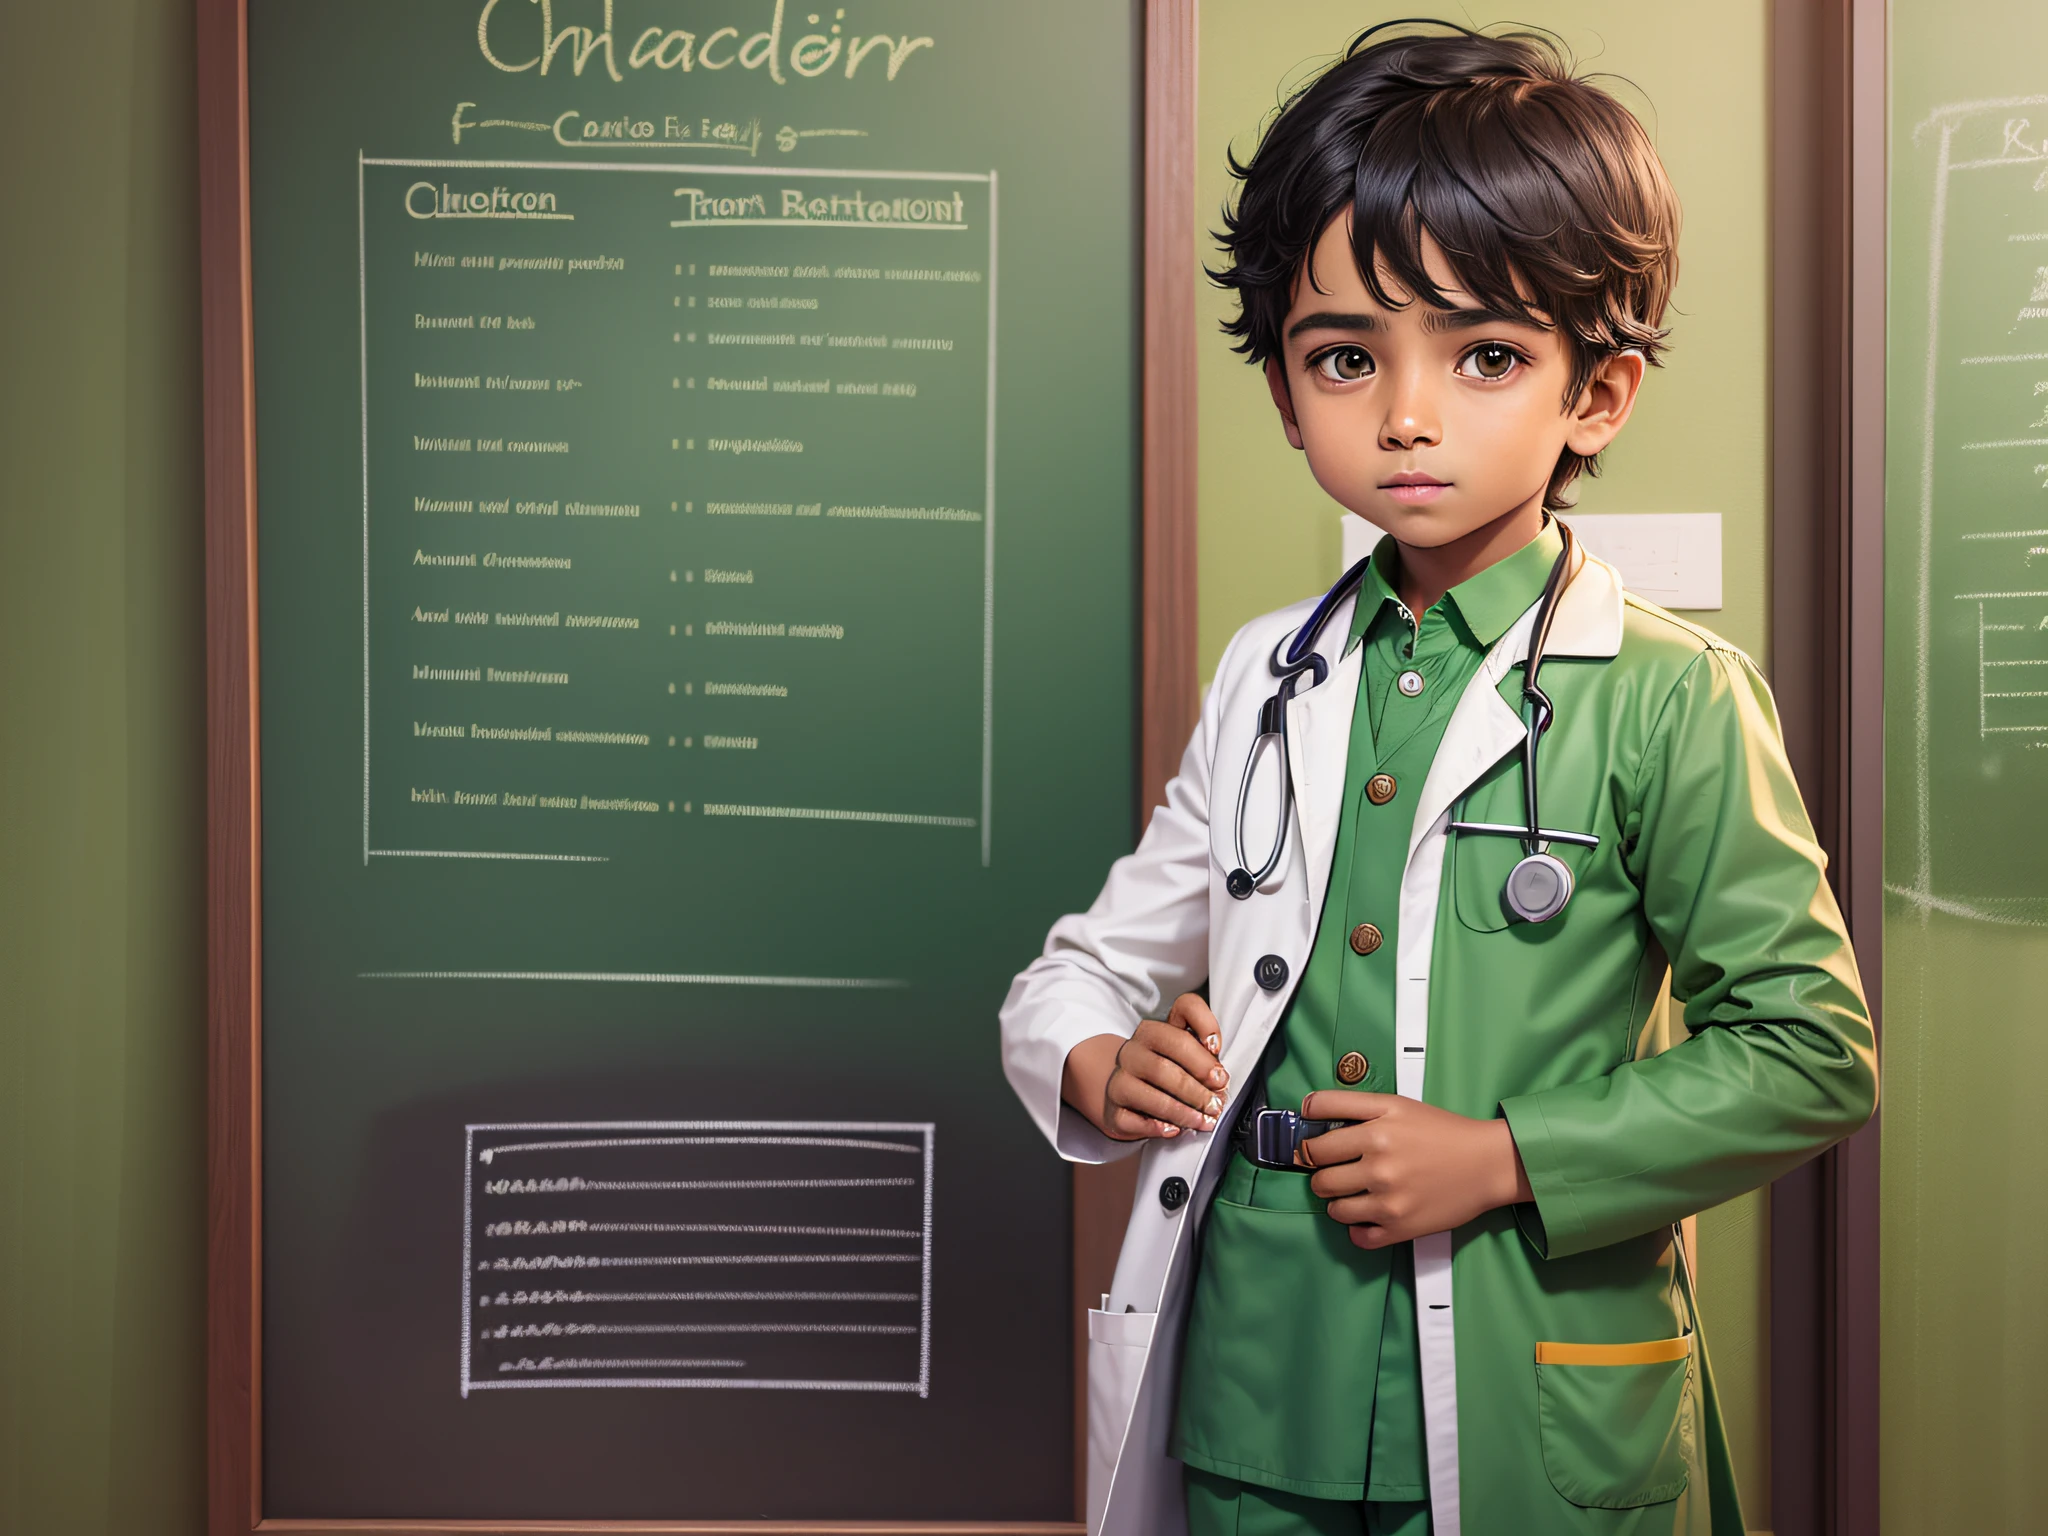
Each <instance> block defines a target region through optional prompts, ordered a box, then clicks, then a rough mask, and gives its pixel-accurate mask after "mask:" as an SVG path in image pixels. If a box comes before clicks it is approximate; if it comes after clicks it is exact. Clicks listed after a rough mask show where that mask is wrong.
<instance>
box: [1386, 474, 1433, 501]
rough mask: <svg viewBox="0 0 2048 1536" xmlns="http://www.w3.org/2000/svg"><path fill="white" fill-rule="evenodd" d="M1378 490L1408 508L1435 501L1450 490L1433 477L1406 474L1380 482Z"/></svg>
mask: <svg viewBox="0 0 2048 1536" xmlns="http://www.w3.org/2000/svg"><path fill="white" fill-rule="evenodd" d="M1380 489H1381V490H1383V491H1385V492H1386V493H1387V494H1388V495H1389V496H1391V497H1393V498H1394V500H1396V501H1398V502H1402V503H1405V504H1406V505H1408V506H1420V505H1421V504H1422V503H1424V502H1429V501H1435V500H1436V499H1437V497H1439V496H1441V495H1442V494H1443V493H1444V492H1445V491H1447V490H1449V489H1450V485H1449V483H1448V482H1447V481H1443V480H1438V479H1437V478H1435V477H1434V476H1433V475H1417V474H1407V475H1395V476H1394V477H1393V478H1392V479H1389V480H1383V481H1381V482H1380Z"/></svg>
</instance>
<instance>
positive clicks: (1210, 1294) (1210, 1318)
mask: <svg viewBox="0 0 2048 1536" xmlns="http://www.w3.org/2000/svg"><path fill="white" fill-rule="evenodd" d="M1561 547H1562V545H1561V541H1560V539H1559V536H1558V533H1557V531H1556V529H1555V528H1554V527H1552V526H1550V525H1548V524H1546V525H1545V528H1544V531H1543V532H1542V533H1541V534H1540V535H1538V536H1537V537H1536V538H1535V539H1534V540H1532V541H1531V542H1530V543H1529V544H1527V545H1525V546H1524V547H1523V548H1522V549H1520V550H1518V551H1516V552H1515V553H1514V554H1512V555H1509V556H1508V557H1507V558H1506V559H1504V560H1500V561H1498V562H1496V563H1495V564H1493V565H1491V566H1489V567H1487V569H1485V570H1483V571H1481V572H1480V573H1479V574H1478V575H1476V576H1473V577H1471V578H1470V579H1469V580H1467V581H1465V582H1462V583H1461V584H1459V585H1458V586H1457V587H1454V588H1453V589H1452V590H1451V591H1450V592H1447V593H1446V594H1445V595H1444V596H1443V597H1442V598H1441V599H1440V600H1439V601H1438V602H1437V603H1436V604H1435V605H1434V606H1433V607H1431V608H1430V609H1429V611H1428V612H1427V613H1424V614H1423V615H1422V616H1421V618H1420V619H1419V620H1418V619H1417V618H1416V617H1415V616H1414V615H1413V614H1411V613H1410V611H1409V610H1408V608H1407V607H1406V605H1405V604H1403V603H1402V601H1401V599H1400V597H1399V596H1398V595H1397V594H1396V591H1395V585H1396V581H1397V579H1398V574H1399V556H1398V552H1397V550H1396V547H1395V545H1394V543H1393V541H1392V540H1382V541H1381V543H1380V546H1379V548H1378V549H1377V550H1376V551H1374V555H1373V563H1372V566H1371V568H1370V569H1369V570H1368V571H1367V573H1366V576H1365V579H1364V581H1363V583H1362V584H1361V586H1360V589H1359V598H1358V604H1357V607H1356V609H1355V612H1354V616H1353V619H1352V626H1351V643H1352V644H1361V643H1362V644H1363V645H1364V647H1365V654H1364V657H1363V662H1364V665H1363V667H1362V668H1361V670H1360V677H1359V690H1360V700H1359V703H1360V707H1359V708H1358V709H1356V710H1355V711H1354V712H1353V715H1352V728H1351V742H1350V748H1349V755H1348V758H1347V761H1346V765H1345V774H1344V808H1345V809H1344V815H1343V817H1342V819H1341V820H1340V822H1339V824H1338V831H1337V844H1336V851H1335V854H1334V858H1333V861H1332V866H1331V878H1330V886H1329V894H1328V895H1327V897H1326V898H1325V900H1324V903H1323V913H1322V921H1321V923H1320V925H1319V926H1318V928H1317V930H1316V938H1315V944H1314V947H1313V948H1312V950H1311V951H1310V954H1309V961H1308V966H1307V969H1306V970H1305V971H1304V973H1303V975H1302V980H1301V986H1300V988H1299V990H1298V991H1297V992H1296V993H1295V995H1294V998H1293V1000H1292V1001H1291V1002H1290V1004H1289V1006H1288V1011H1287V1015H1286V1017H1285V1018H1284V1019H1283V1020H1282V1021H1281V1024H1280V1027H1279V1028H1278V1029H1276V1030H1275V1031H1274V1035H1273V1041H1272V1044H1271V1045H1269V1046H1268V1048H1267V1051H1266V1056H1265V1063H1264V1065H1265V1069H1266V1084H1267V1086H1266V1097H1267V1101H1268V1102H1269V1103H1271V1104H1273V1105H1274V1106H1276V1107H1280V1108H1292V1107H1296V1106H1298V1105H1299V1104H1300V1103H1301V1101H1302V1099H1303V1098H1304V1097H1306V1096H1307V1095H1308V1094H1310V1093H1312V1092H1314V1091H1315V1090H1317V1089H1319V1088H1353V1089H1358V1090H1360V1091H1364V1092H1372V1093H1393V1092H1395V1091H1396V1088H1395V1071H1394V959H1395V956H1396V954H1397V953H1398V952H1399V913H1400V889H1401V877H1402V872H1403V870H1404V868H1405V866H1406V863H1407V853H1408V839H1409V833H1410V831H1411V829H1412V827H1413V822H1414V811H1415V797H1416V795H1417V794H1418V793H1419V792H1420V790H1421V788H1422V784H1423V781H1424V780H1425V779H1426V778H1427V777H1428V774H1429V769H1430V765H1431V763H1432V762H1433V761H1434V760H1435V757H1436V751H1437V747H1438V745H1439V743H1441V742H1442V740H1443V736H1444V731H1445V729H1446V728H1447V727H1448V726H1449V724H1450V719H1451V714H1452V712H1453V710H1455V708H1456V707H1457V703H1458V699H1459V698H1460V696H1461V695H1462V694H1463V693H1464V691H1465V685H1466V684H1467V683H1468V682H1470V681H1471V679H1472V676H1473V674H1474V673H1476V672H1477V671H1478V670H1479V666H1480V663H1481V662H1482V661H1483V660H1484V659H1485V657H1486V653H1487V651H1488V649H1490V648H1491V646H1492V645H1493V643H1494V642H1495V641H1496V640H1498V639H1499V638H1500V637H1501V636H1502V635H1503V634H1505V633H1506V632H1507V631H1508V630H1509V629H1510V628H1511V627H1513V625H1514V623H1515V621H1516V620H1517V619H1518V618H1520V617H1521V616H1522V614H1523V613H1524V612H1525V611H1527V609H1528V608H1529V607H1530V605H1531V604H1533V603H1534V602H1535V601H1536V600H1537V599H1538V598H1539V597H1540V596H1541V595H1542V591H1543V584H1544V581H1545V579H1546V578H1547V577H1548V576H1549V574H1550V569H1551V565H1552V564H1553V562H1554V561H1555V560H1556V558H1557V553H1558V550H1559V549H1560V548H1561ZM1174 1454H1175V1455H1176V1456H1178V1457H1180V1459H1181V1460H1183V1461H1185V1462H1187V1463H1189V1464H1190V1465H1193V1466H1196V1467H1200V1468H1202V1469H1203V1470H1205V1471H1209V1472H1215V1473H1219V1474H1222V1475H1224V1476H1228V1477H1233V1478H1237V1479H1240V1480H1242V1481H1245V1482H1251V1483H1257V1484H1261V1485H1263V1486H1266V1487H1271V1488H1279V1489H1283V1490H1285V1491H1288V1492H1291V1493H1297V1494H1306V1495H1308V1496H1311V1497H1316V1498H1328V1499H1371V1500H1378V1501H1412V1500H1421V1499H1425V1498H1427V1497H1428V1486H1427V1484H1428V1477H1427V1469H1426V1462H1425V1457H1424V1446H1423V1432H1422V1383H1421V1373H1420V1364H1419V1354H1418V1350H1417V1345H1416V1333H1415V1291H1414V1258H1413V1251H1412V1247H1411V1245H1410V1244H1407V1243H1402V1244H1399V1245H1397V1246H1395V1247H1393V1248H1388V1249H1381V1250H1378V1251H1376V1252H1367V1251H1366V1250H1364V1249H1361V1248H1356V1247H1354V1246H1352V1244H1351V1241H1350V1235H1349V1233H1348V1231H1347V1230H1346V1229H1345V1228H1344V1227H1343V1226H1341V1225H1340V1224H1338V1223H1337V1222H1334V1221H1332V1220H1331V1219H1330V1218H1329V1216H1328V1214H1327V1213H1326V1211H1325V1209H1324V1202H1323V1201H1322V1200H1320V1199H1318V1198H1317V1197H1316V1195H1315V1194H1314V1193H1313V1192H1312V1191H1311V1190H1310V1189H1309V1187H1308V1179H1307V1178H1306V1177H1305V1176H1304V1175H1302V1174H1298V1173H1287V1172H1280V1171H1275V1170H1266V1169H1259V1168H1256V1167H1254V1166H1253V1165H1252V1164H1251V1163H1250V1162H1248V1161H1246V1160H1245V1159H1244V1158H1243V1157H1241V1156H1233V1157H1232V1158H1231V1161H1230V1165H1229V1167H1228V1168H1227V1169H1226V1170H1225V1172H1224V1175H1223V1180H1222V1183H1221V1184H1220V1186H1219V1187H1218V1190H1217V1194H1216V1200H1215V1203H1214V1204H1213V1205H1212V1207H1211V1208H1210V1212H1209V1218H1208V1222H1207V1224H1206V1226H1205V1230H1204V1236H1203V1252H1202V1258H1201V1268H1200V1271H1199V1273H1198V1276H1197V1279H1196V1285H1195V1299H1194V1306H1193V1310H1192V1312H1191V1314H1190V1317H1189V1322H1188V1335H1187V1345H1186V1353H1185V1356H1184V1360H1183V1364H1182V1370H1181V1398H1180V1412H1179V1420H1178V1426H1177V1430H1176V1437H1175V1444H1174Z"/></svg>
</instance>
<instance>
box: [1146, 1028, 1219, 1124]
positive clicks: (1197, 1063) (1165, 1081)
mask: <svg viewBox="0 0 2048 1536" xmlns="http://www.w3.org/2000/svg"><path fill="white" fill-rule="evenodd" d="M1138 1030H1139V1034H1138V1038H1139V1041H1140V1042H1141V1043H1142V1044H1143V1045H1144V1046H1145V1047H1146V1049H1147V1050H1148V1051H1150V1052H1151V1053H1152V1055H1153V1058H1154V1061H1155V1062H1156V1063H1157V1065H1156V1066H1155V1065H1153V1064H1152V1063H1141V1062H1139V1061H1136V1060H1134V1061H1133V1062H1132V1063H1131V1065H1132V1068H1133V1069H1134V1070H1136V1071H1137V1072H1138V1075H1139V1076H1141V1077H1143V1078H1144V1079H1145V1080H1146V1081H1147V1082H1149V1083H1157V1084H1158V1085H1159V1086H1160V1087H1161V1088H1164V1089H1165V1090H1166V1091H1167V1092H1168V1093H1170V1094H1172V1095H1174V1097H1176V1098H1179V1099H1183V1100H1185V1101H1186V1102H1188V1103H1190V1104H1193V1105H1194V1106H1196V1107H1197V1108H1202V1107H1204V1106H1206V1105H1207V1104H1208V1102H1209V1101H1210V1099H1212V1098H1215V1097H1216V1096H1217V1095H1218V1094H1220V1093H1221V1092H1222V1091H1223V1085H1224V1084H1225V1083H1226V1082H1228V1081H1229V1077H1228V1074H1226V1073H1225V1072H1224V1070H1223V1068H1222V1066H1221V1065H1220V1064H1219V1063H1218V1062H1217V1060H1216V1059H1215V1058H1214V1057H1213V1056H1211V1055H1210V1054H1209V1053H1208V1052H1207V1051H1205V1050H1203V1049H1202V1047H1201V1046H1200V1045H1199V1044H1197V1043H1196V1041H1195V1037H1194V1036H1193V1035H1190V1034H1188V1033H1186V1032H1185V1031H1184V1030H1178V1029H1175V1028H1174V1027H1173V1026H1172V1025H1170V1024H1151V1025H1149V1026H1148V1025H1144V1024H1141V1025H1139V1026H1138ZM1133 1054H1134V1055H1135V1054H1136V1053H1133ZM1183 1079H1185V1082H1184V1081H1183ZM1217 1107H1218V1108H1221V1107H1222V1104H1221V1100H1220V1099H1219V1100H1218V1104H1217Z"/></svg>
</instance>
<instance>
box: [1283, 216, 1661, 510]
mask: <svg viewBox="0 0 2048 1536" xmlns="http://www.w3.org/2000/svg"><path fill="white" fill-rule="evenodd" d="M1423 254H1424V264H1425V266H1426V268H1427V270H1428V272H1429V275H1430V278H1431V279H1432V280H1433V281H1434V282H1435V283H1436V284H1437V285H1438V286H1439V287H1440V288H1441V289H1442V290H1443V291H1444V294H1445V296H1446V297H1447V298H1448V299H1449V300H1450V302H1451V303H1452V304H1453V305H1455V306H1456V307H1455V308H1453V309H1449V310H1444V309H1438V308H1435V307H1434V306H1432V305H1429V304H1426V303H1422V302H1411V303H1409V304H1407V305H1406V307H1404V308H1400V309H1387V308H1385V307H1383V306H1382V305H1380V304H1379V303H1377V302H1376V301H1375V300H1374V298H1373V296H1372V291H1371V290H1370V289H1369V288H1367V287H1366V285H1365V279H1364V278H1363V277H1361V276H1360V275H1359V271H1358V265H1357V260H1356V258H1355V257H1354V256H1353V254H1352V250H1351V235H1350V216H1349V215H1348V214H1347V215H1346V216H1345V217H1343V218H1341V219H1338V220H1335V221H1334V222H1332V223H1331V225H1330V227H1329V228H1328V229H1326V230H1325V231H1324V232H1323V235H1322V238H1321V239H1320V240H1318V241H1317V242H1316V247H1315V250H1314V251H1313V252H1312V253H1311V254H1310V257H1309V261H1310V270H1311V271H1313V273H1314V275H1315V278H1316V282H1313V283H1312V282H1310V281H1309V280H1308V277H1307V274H1306V273H1304V275H1303V276H1301V277H1298V278H1297V279H1296V280H1295V294H1294V303H1293V305H1292V306H1291V307H1290V309H1289V310H1288V313H1287V322H1286V325H1285V327H1284V328H1283V332H1282V334H1283V336H1284V338H1285V343H1286V354H1285V356H1284V358H1275V359H1273V360H1272V361H1270V362H1268V363H1267V365H1266V379H1267V382H1268V384H1269V385H1270V386H1271V387H1272V391H1273V403H1274V404H1275V405H1277V406H1278V407H1279V408H1280V415H1281V418H1282V420H1283V421H1284V423H1285V425H1286V428H1287V440H1288V441H1289V442H1290V443H1292V444H1293V445H1294V446H1295V447H1296V448H1300V449H1302V450H1303V451H1305V452H1306V453H1307V454H1308V462H1309V468H1310V470H1311V471H1312V472H1313V473H1314V475H1315V477H1316V480H1317V481H1318V483H1320V484H1321V485H1322V487H1323V489H1324V490H1326V491H1328V492H1329V493H1330V495H1331V496H1333V497H1335V498H1336V499H1337V500H1338V501H1339V502H1341V503H1342V504H1343V505H1344V506H1345V507H1347V508H1349V509H1350V510H1351V511H1353V512H1356V513H1358V514H1359V515H1360V516H1362V517H1364V518H1365V519H1367V520H1368V521H1369V522H1372V523H1375V524H1377V525H1378V526H1379V527H1381V528H1383V529H1385V530H1386V531H1387V532H1388V533H1391V534H1392V535H1393V536H1394V537H1395V538H1396V539H1397V540H1399V541H1400V542H1401V543H1403V544H1407V545H1413V546H1417V547H1421V548H1434V547H1436V546H1439V545H1443V544H1448V543H1450V542H1451V541H1452V540H1454V539H1459V538H1463V537H1464V536H1465V535H1467V534H1470V533H1473V532H1475V531H1476V530H1479V529H1481V528H1485V527H1486V526H1487V525H1489V524H1492V523H1495V522H1499V521H1501V520H1503V519H1510V518H1514V517H1516V516H1517V515H1518V514H1519V515H1520V516H1522V517H1524V518H1526V519H1528V520H1529V521H1530V522H1531V524H1532V527H1531V529H1530V532H1531V534H1532V535H1533V533H1534V526H1533V525H1534V524H1536V523H1538V522H1540V519H1541V512H1542V506H1543V493H1544V490H1545V489H1546V487H1547V486H1548V485H1549V482H1550V473H1551V471H1552V470H1553V469H1554V468H1555V467H1556V465H1557V460H1558V455H1559V453H1560V452H1561V451H1562V450H1563V449H1566V448H1570V449H1571V450H1572V451H1573V452H1575V453H1580V454H1585V455H1587V456H1591V455H1593V454H1595V453H1598V452H1599V451H1600V450H1601V449H1602V448H1604V447H1606V446H1607V444H1608V443H1609V442H1611V441H1612V440H1613V438H1614V436H1615V434H1616V433H1617V432H1619V431H1620V430H1621V427H1622V423H1623V422H1625V421H1626V420H1627V419H1628V414H1629V410H1630V408H1631V407H1632V406H1633V405H1634V403H1635V395H1636V389H1637V387H1638V386H1639V385H1640V384H1641V382H1642V376H1643V362H1642V359H1641V358H1640V357H1636V356H1633V355H1631V356H1625V357H1616V358H1610V359H1609V360H1608V361H1607V362H1606V363H1605V364H1604V365H1603V367H1602V368H1601V369H1600V371H1599V372H1598V373H1597V374H1596V375H1595V377H1594V378H1593V380H1592V382H1591V383H1589V384H1588V385H1587V387H1586V389H1585V390H1584V391H1583V392H1582V393H1581V395H1580V397H1579V398H1578V399H1577V400H1576V401H1574V402H1572V404H1571V406H1570V407H1569V408H1567V407H1565V406H1563V405H1562V404H1561V402H1562V401H1563V399H1564V393H1565V387H1566V385H1567V384H1568V383H1569V382H1570V379H1571V358H1570V354H1569V353H1568V351H1567V350H1566V346H1565V343H1564V340H1563V338H1562V337H1560V336H1559V335H1558V334H1557V333H1556V332H1555V331H1548V330H1544V329H1543V328H1542V327H1540V326H1535V325H1529V324H1525V323H1522V322H1519V321H1515V320H1510V319H1505V318H1501V317H1498V316H1495V315H1492V314H1491V313H1489V312H1487V311H1485V310H1483V309H1481V308H1480V307H1479V305H1478V302H1477V301H1476V300H1474V299H1473V298H1472V297H1471V296H1470V295H1469V294H1467V293H1465V292H1464V290H1463V289H1461V288H1460V287H1459V286H1458V283H1457V279H1456V277H1455V276H1454V275H1453V272H1452V269H1451V266H1450V264H1449V262H1447V261H1446V260H1445V259H1444V256H1443V253H1442V251H1441V250H1439V249H1438V247H1437V244H1436V242H1435V241H1434V240H1432V239H1431V238H1430V237H1429V236H1428V235H1427V234H1426V233H1425V234H1424V236H1423ZM1381 277H1382V285H1383V286H1384V287H1385V288H1386V290H1387V292H1388V294H1389V296H1390V297H1392V298H1395V299H1397V300H1398V299H1406V298H1409V295H1408V293H1407V292H1406V290H1405V289H1403V288H1402V287H1401V286H1400V284H1398V283H1397V282H1395V281H1394V279H1393V277H1392V276H1391V274H1389V273H1387V272H1386V270H1385V269H1384V267H1383V268H1382V269H1381ZM1318 285H1320V291H1318Z"/></svg>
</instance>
